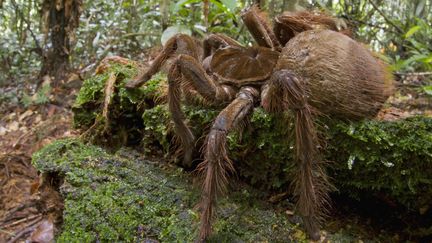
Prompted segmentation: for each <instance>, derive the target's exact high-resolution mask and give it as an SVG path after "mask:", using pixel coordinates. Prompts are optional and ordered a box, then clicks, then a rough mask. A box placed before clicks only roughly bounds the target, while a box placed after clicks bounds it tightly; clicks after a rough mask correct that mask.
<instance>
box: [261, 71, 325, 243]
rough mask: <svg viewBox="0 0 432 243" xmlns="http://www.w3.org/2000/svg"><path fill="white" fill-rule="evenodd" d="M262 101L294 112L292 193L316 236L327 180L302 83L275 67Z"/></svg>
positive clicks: (315, 237) (274, 109)
mask: <svg viewBox="0 0 432 243" xmlns="http://www.w3.org/2000/svg"><path fill="white" fill-rule="evenodd" d="M261 102H262V106H263V107H264V109H265V110H266V111H269V112H284V111H287V110H288V109H290V110H292V111H293V112H294V115H295V160H296V163H297V174H296V178H294V180H293V183H294V194H295V196H296V197H297V210H298V211H299V213H300V215H301V216H302V218H303V222H304V225H305V228H306V231H307V232H308V234H309V237H310V238H311V239H313V240H318V239H319V238H320V232H319V226H320V223H321V221H322V217H323V215H324V213H325V207H326V206H328V191H329V189H330V184H329V182H328V179H327V176H326V173H325V171H324V168H323V167H322V161H321V160H320V155H319V148H318V147H319V141H318V136H317V131H316V128H315V125H314V122H313V118H314V116H313V114H312V107H311V106H310V105H309V103H308V101H307V92H306V88H305V84H304V83H303V82H302V80H300V79H298V77H296V75H295V74H293V73H292V72H290V71H288V70H279V71H276V72H274V73H273V75H272V77H271V78H270V80H269V81H268V83H267V84H266V85H265V87H264V88H263V91H262V100H261Z"/></svg>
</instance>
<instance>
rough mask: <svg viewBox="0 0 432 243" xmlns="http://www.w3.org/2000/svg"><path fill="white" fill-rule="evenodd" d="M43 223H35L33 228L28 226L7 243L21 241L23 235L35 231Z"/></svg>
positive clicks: (40, 221)
mask: <svg viewBox="0 0 432 243" xmlns="http://www.w3.org/2000/svg"><path fill="white" fill-rule="evenodd" d="M41 223H42V220H39V221H38V222H35V223H33V226H31V227H28V226H30V225H28V226H27V227H26V228H25V229H23V230H21V231H20V232H18V233H16V236H15V237H14V238H12V239H10V240H9V241H8V242H7V243H14V242H16V241H17V240H19V239H20V238H21V237H22V236H23V235H25V234H27V233H29V232H32V231H34V230H35V229H36V228H37V227H38V226H39V225H40V224H41Z"/></svg>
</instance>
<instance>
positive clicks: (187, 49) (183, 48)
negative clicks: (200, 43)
mask: <svg viewBox="0 0 432 243" xmlns="http://www.w3.org/2000/svg"><path fill="white" fill-rule="evenodd" d="M200 48H201V47H197V42H196V41H195V40H194V39H193V38H192V37H190V36H188V35H185V34H177V35H175V36H173V37H171V38H170V39H169V40H168V41H167V42H166V44H165V46H164V48H163V50H162V51H161V53H159V55H158V56H157V57H156V58H155V60H154V61H153V63H152V65H151V66H150V67H149V69H148V70H147V71H146V72H144V73H142V74H141V75H139V76H138V77H136V78H135V79H134V80H132V81H131V82H129V83H127V84H126V87H127V88H136V87H139V86H141V85H143V84H144V83H145V82H147V81H148V80H149V79H151V77H152V76H153V75H154V74H155V73H157V72H159V70H160V68H161V67H162V65H163V64H164V63H165V62H166V60H167V59H168V58H170V57H171V56H172V55H174V54H185V55H189V56H192V57H194V58H196V59H197V60H198V59H199V53H200V51H201V50H200Z"/></svg>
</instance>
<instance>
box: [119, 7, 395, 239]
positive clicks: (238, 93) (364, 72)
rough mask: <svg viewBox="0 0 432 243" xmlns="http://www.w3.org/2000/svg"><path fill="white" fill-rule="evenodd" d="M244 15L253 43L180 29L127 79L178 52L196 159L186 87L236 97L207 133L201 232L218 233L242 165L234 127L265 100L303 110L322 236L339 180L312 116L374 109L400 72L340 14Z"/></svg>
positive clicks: (303, 152)
mask: <svg viewBox="0 0 432 243" xmlns="http://www.w3.org/2000/svg"><path fill="white" fill-rule="evenodd" d="M241 17H242V19H243V22H244V24H245V25H246V27H247V28H248V30H249V31H250V33H251V34H252V36H253V37H254V39H255V41H256V42H257V43H258V46H256V47H243V46H241V45H240V44H239V43H238V42H237V41H235V40H233V39H231V38H229V37H227V36H225V35H221V34H211V35H209V36H208V37H207V38H206V39H205V40H204V41H203V46H202V49H201V47H199V46H197V45H196V42H195V41H194V40H193V39H192V38H191V37H189V36H187V35H182V34H179V35H176V36H174V37H173V38H171V39H170V40H168V42H167V43H166V44H165V46H164V48H163V51H162V52H161V53H160V54H159V56H158V57H157V58H156V59H155V61H154V62H153V63H152V65H151V66H150V67H149V69H148V70H147V71H146V72H145V73H143V74H142V75H140V76H139V77H137V78H136V79H135V80H134V81H132V82H130V83H128V84H127V87H129V88H134V87H137V86H140V85H142V84H143V83H145V82H146V81H147V80H149V79H150V78H151V76H152V75H153V74H155V73H156V72H158V71H159V69H160V68H161V66H162V65H163V64H164V63H165V61H166V60H167V59H168V58H169V57H172V56H175V61H174V62H173V63H172V65H171V67H170V69H169V73H168V106H169V111H170V113H171V118H172V120H173V122H174V131H175V133H176V135H177V136H178V137H179V138H180V141H181V145H182V149H183V152H184V159H183V163H184V165H186V166H189V165H190V164H191V161H192V152H193V150H194V143H195V137H194V135H193V134H192V132H191V130H190V128H189V127H188V126H187V124H186V122H185V115H184V113H183V112H182V110H181V106H180V102H181V98H180V95H181V93H182V92H183V93H185V92H186V93H187V92H189V91H188V90H189V89H192V90H194V91H195V92H196V93H198V94H199V95H200V96H201V97H202V98H203V99H205V100H206V101H208V102H209V103H214V104H227V106H226V107H225V108H224V109H223V110H222V111H221V112H220V113H219V115H218V116H217V118H216V119H215V121H214V123H213V126H212V127H211V130H210V132H209V134H208V135H207V139H206V142H205V149H204V156H203V157H204V161H203V162H201V163H200V164H199V165H198V168H197V169H198V170H199V171H200V172H201V173H202V175H203V177H204V181H203V186H202V197H201V202H200V208H201V210H202V211H201V216H200V217H201V226H200V236H199V237H200V240H205V239H206V238H207V237H208V236H209V235H210V234H211V221H212V219H213V217H214V214H215V209H214V206H215V203H216V197H217V195H220V193H221V192H223V191H224V190H225V188H226V185H227V183H228V174H229V173H230V172H232V171H233V170H234V166H233V163H232V161H231V160H230V159H229V157H228V155H227V148H226V139H227V134H228V133H229V132H230V131H232V130H233V129H236V128H237V127H238V126H239V124H241V123H242V122H243V121H244V120H245V119H247V117H248V114H250V113H251V111H252V110H253V109H254V107H255V106H256V105H257V104H259V103H261V106H262V107H263V108H264V109H265V110H266V111H268V112H286V111H291V112H293V113H294V116H295V121H296V122H295V139H296V141H295V148H296V150H295V158H296V163H297V165H298V173H297V176H296V178H294V180H293V181H294V182H293V183H294V195H295V196H296V197H297V210H298V212H299V213H300V215H301V216H302V218H303V222H304V225H305V228H306V230H307V232H308V234H309V236H310V237H311V238H312V239H315V240H316V239H319V237H320V234H319V225H320V222H321V219H322V212H323V211H325V209H324V208H325V204H326V202H327V194H328V190H329V187H330V186H329V183H328V180H327V177H326V175H325V172H324V169H323V168H322V166H321V159H320V156H319V141H318V136H317V132H316V130H315V126H314V123H313V119H312V118H313V117H314V115H316V114H324V115H328V116H339V117H344V118H350V119H358V118H363V117H373V116H374V115H375V114H376V113H377V111H378V110H379V109H380V107H381V105H382V103H383V102H384V101H385V100H386V98H387V97H388V93H389V92H388V90H389V89H387V88H386V87H387V86H388V85H387V83H386V82H387V81H388V80H390V78H389V76H388V75H387V73H386V71H385V66H384V65H383V64H382V63H381V62H379V61H378V60H377V59H375V58H374V57H373V56H372V55H371V53H370V52H369V51H367V50H366V49H365V48H364V47H363V46H362V45H360V44H358V43H357V42H356V41H354V40H353V39H351V38H350V37H348V36H347V35H345V34H343V33H339V31H338V28H337V25H336V22H335V21H334V19H332V18H331V17H327V16H325V15H322V14H313V13H308V12H301V13H296V14H288V13H284V14H282V15H280V16H278V17H276V18H275V20H274V28H273V30H272V29H271V27H270V24H269V23H268V22H267V19H266V17H265V15H263V14H262V13H261V12H260V11H259V9H258V8H257V7H255V6H253V7H250V8H248V9H246V10H244V11H243V12H242V15H241ZM200 53H203V55H202V57H200Z"/></svg>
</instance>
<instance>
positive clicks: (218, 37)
mask: <svg viewBox="0 0 432 243" xmlns="http://www.w3.org/2000/svg"><path fill="white" fill-rule="evenodd" d="M226 46H239V47H241V46H242V45H241V44H240V43H238V42H237V41H236V40H234V39H232V38H231V37H229V36H226V35H223V34H211V35H209V36H207V37H206V38H205V39H204V41H203V49H204V50H203V58H202V59H203V60H204V59H205V58H206V57H208V56H210V55H211V54H212V52H213V51H214V50H217V49H219V48H223V47H226Z"/></svg>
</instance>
